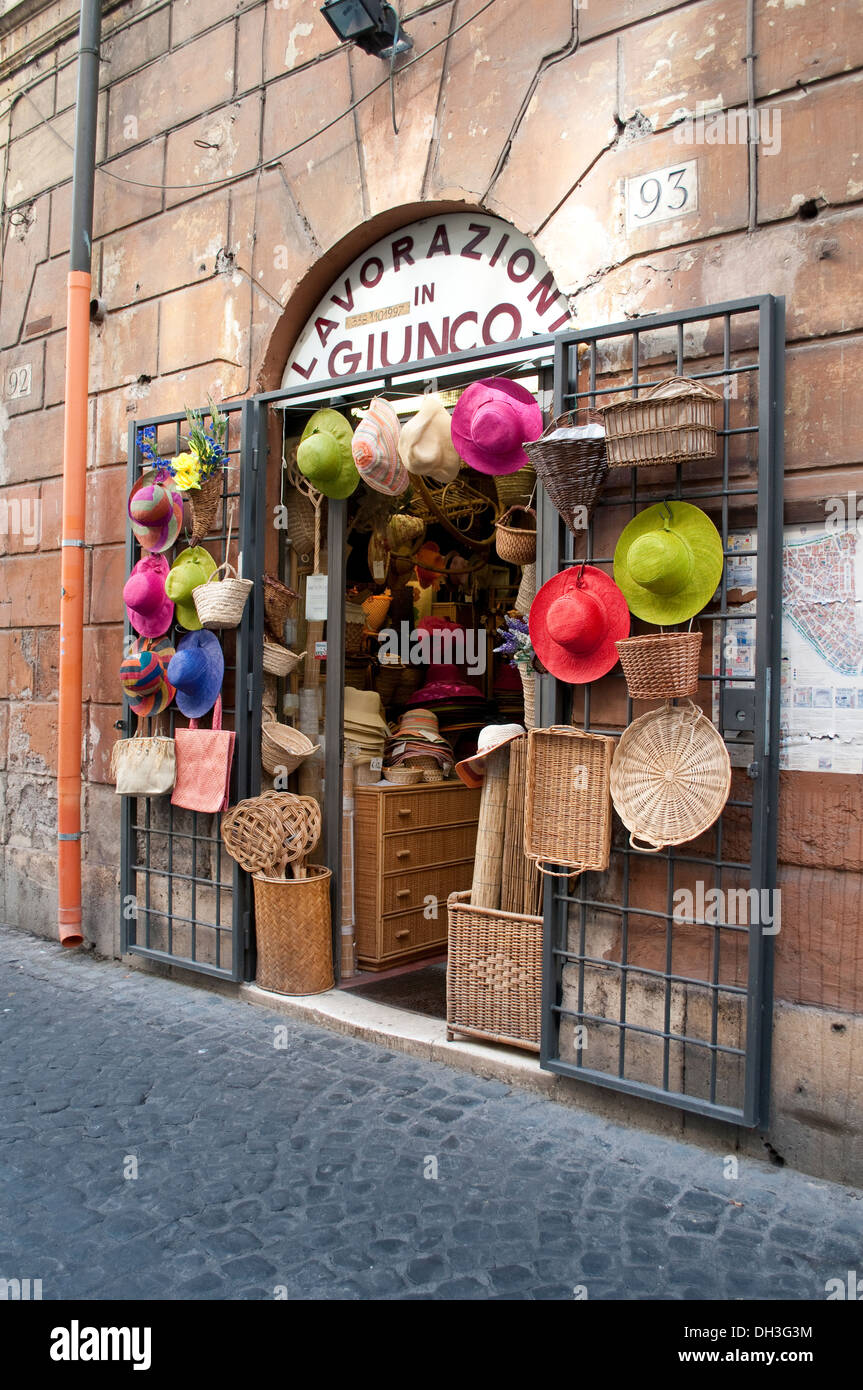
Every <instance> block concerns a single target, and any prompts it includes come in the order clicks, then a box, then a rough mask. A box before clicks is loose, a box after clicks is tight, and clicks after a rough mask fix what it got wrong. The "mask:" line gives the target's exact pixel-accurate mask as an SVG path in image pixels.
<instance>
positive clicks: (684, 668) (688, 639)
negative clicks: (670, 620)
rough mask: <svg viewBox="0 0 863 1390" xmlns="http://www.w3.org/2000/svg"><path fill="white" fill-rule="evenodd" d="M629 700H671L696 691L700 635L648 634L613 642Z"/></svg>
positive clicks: (687, 633)
mask: <svg viewBox="0 0 863 1390" xmlns="http://www.w3.org/2000/svg"><path fill="white" fill-rule="evenodd" d="M614 645H615V646H616V647H617V652H618V655H619V657H620V664H621V666H622V667H623V674H624V676H625V677H626V688H627V690H628V691H629V695H630V698H631V699H633V700H674V699H680V698H682V697H683V696H684V695H694V694H695V692H696V690H697V689H698V660H699V657H700V655H701V632H700V631H699V632H650V633H647V634H645V635H644V636H642V637H625V638H624V639H623V640H622V641H621V642H615V644H614Z"/></svg>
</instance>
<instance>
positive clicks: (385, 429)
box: [351, 396, 410, 497]
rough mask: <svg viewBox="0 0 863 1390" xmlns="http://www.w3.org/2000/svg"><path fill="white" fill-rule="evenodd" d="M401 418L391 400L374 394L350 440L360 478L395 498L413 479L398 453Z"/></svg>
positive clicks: (376, 489)
mask: <svg viewBox="0 0 863 1390" xmlns="http://www.w3.org/2000/svg"><path fill="white" fill-rule="evenodd" d="M399 431H400V426H399V417H398V416H397V415H396V413H395V411H394V410H393V408H392V406H391V405H390V403H389V401H385V400H384V399H383V397H382V396H375V397H374V399H373V401H372V403H371V405H370V406H369V408H368V410H367V411H366V414H365V415H364V416H363V418H362V420H361V421H360V423H359V424H358V425H357V427H356V429H355V430H354V433H353V438H352V439H351V450H352V452H353V456H354V463H355V464H356V465H357V468H358V470H359V474H360V477H361V478H362V480H363V482H364V483H367V484H368V486H369V487H371V488H374V490H375V492H385V493H387V494H388V495H389V496H391V497H396V496H398V495H399V493H402V492H404V491H405V490H406V488H407V486H408V483H409V482H410V478H409V477H408V472H407V469H406V468H405V466H404V464H403V463H402V462H401V460H400V458H399V455H398V444H399Z"/></svg>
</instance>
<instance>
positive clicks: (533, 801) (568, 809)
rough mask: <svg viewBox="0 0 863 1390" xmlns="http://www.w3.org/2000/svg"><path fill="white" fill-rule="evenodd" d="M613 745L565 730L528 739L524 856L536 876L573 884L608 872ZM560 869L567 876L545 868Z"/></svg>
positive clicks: (538, 732) (536, 731)
mask: <svg viewBox="0 0 863 1390" xmlns="http://www.w3.org/2000/svg"><path fill="white" fill-rule="evenodd" d="M613 747H614V739H612V738H607V737H606V736H605V735H604V734H589V733H584V732H582V730H581V729H576V728H573V727H572V725H569V724H556V725H553V726H552V727H551V728H549V729H531V730H530V731H529V733H528V736H527V775H526V778H525V797H524V799H525V822H524V852H525V854H526V855H527V857H528V859H533V860H534V861H535V863H536V866H537V868H538V869H539V871H540V873H544V874H551V876H552V877H554V878H572V877H573V876H574V875H576V874H581V873H585V872H587V871H588V870H597V871H601V870H603V869H607V868H608V861H609V859H610V857H611V797H610V795H609V777H610V771H611V751H612V748H613ZM547 864H559V865H560V866H561V868H562V869H568V870H569V872H568V873H563V874H560V873H557V872H556V871H555V870H552V869H549V868H546V865H547Z"/></svg>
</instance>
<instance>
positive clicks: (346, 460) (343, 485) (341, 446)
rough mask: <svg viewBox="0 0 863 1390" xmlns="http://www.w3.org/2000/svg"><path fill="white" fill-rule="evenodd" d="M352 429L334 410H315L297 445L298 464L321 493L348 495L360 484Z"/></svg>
mask: <svg viewBox="0 0 863 1390" xmlns="http://www.w3.org/2000/svg"><path fill="white" fill-rule="evenodd" d="M352 439H353V430H352V429H351V426H350V422H349V421H348V420H346V419H345V417H344V415H340V414H339V412H338V411H337V410H328V409H327V410H316V411H315V413H314V415H313V416H312V418H311V419H310V420H309V422H308V424H307V425H306V427H305V429H304V430H303V433H302V436H301V437H300V442H299V444H298V445H297V467H298V468H299V470H300V472H301V473H302V474H303V476H304V477H305V478H308V480H309V482H310V483H311V484H312V487H314V488H316V489H317V491H318V492H321V493H323V495H324V497H332V498H334V499H338V498H343V497H350V495H351V493H353V492H356V490H357V488H358V487H359V484H360V475H359V473H358V472H357V465H356V464H355V463H354V456H353V453H352V452H351V441H352Z"/></svg>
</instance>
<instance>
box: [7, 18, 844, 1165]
mask: <svg viewBox="0 0 863 1390" xmlns="http://www.w3.org/2000/svg"><path fill="white" fill-rule="evenodd" d="M480 5H481V0H438V2H437V3H431V4H425V5H419V4H417V5H413V4H411V3H410V2H409V0H408V3H406V4H405V5H403V6H402V9H403V11H404V18H405V23H406V25H407V27H408V28H409V31H410V33H411V35H412V36H413V38H414V41H415V49H414V56H417V55H421V54H424V53H426V51H427V50H429V49H430V48H431V46H432V45H434V44H439V46H438V47H437V48H435V49H434V51H431V52H428V55H427V56H426V57H423V58H421V60H420V61H418V62H415V63H413V64H412V65H411V66H409V67H407V68H406V69H405V70H404V71H403V72H401V73H399V74H398V75H397V78H396V83H395V97H396V111H397V118H398V122H399V133H398V136H396V135H394V133H393V129H392V124H391V117H390V107H389V101H390V97H389V90H388V87H387V85H385V84H384V85H381V83H382V79H384V78H385V77H386V68H385V66H384V65H383V64H382V63H381V62H380V61H379V60H377V59H375V58H370V57H367V56H365V55H363V54H362V53H359V52H356V51H351V52H348V51H346V50H345V49H344V48H340V47H338V46H337V45H336V44H335V43H334V41H333V36H332V34H331V31H330V30H329V28H328V27H327V25H326V24H325V23H324V22H323V21H322V20H321V18H320V16H319V14H318V13H317V5H316V4H313V3H312V0H249V3H243V0H156V2H155V3H149V4H148V3H145V0H127V3H124V4H119V5H114V6H106V17H105V42H104V52H103V65H102V92H101V98H100V119H99V141H98V159H99V165H100V171H99V173H98V175H97V182H96V208H95V244H94V285H95V287H96V289H97V291H98V293H99V294H100V295H101V296H102V297H103V298H104V299H105V301H106V303H107V306H108V315H107V318H106V320H105V322H104V323H103V324H102V325H100V326H98V327H97V326H94V327H93V329H92V331H91V392H92V395H91V405H90V409H91V443H90V460H89V467H90V476H89V493H88V495H89V516H88V534H87V540H88V545H89V546H90V549H89V550H88V552H87V596H86V613H87V627H86V632H85V643H86V646H85V652H86V665H85V671H86V681H87V688H86V699H87V710H86V718H85V727H86V739H85V744H84V747H83V749H82V766H83V769H84V773H85V779H86V785H85V792H84V796H85V813H86V828H87V835H86V838H85V841H84V844H85V851H84V852H85V866H86V875H85V894H86V905H87V906H86V931H87V934H88V937H89V939H91V940H93V941H95V942H96V943H97V944H98V945H99V947H100V948H101V949H103V950H106V951H114V950H116V949H117V944H118V924H117V920H116V919H117V899H116V874H117V862H118V858H119V849H118V844H119V835H118V826H119V816H118V810H117V802H116V799H115V797H114V794H113V790H112V788H111V787H110V785H109V784H108V779H107V769H108V760H109V755H110V748H111V745H112V743H113V739H114V730H113V724H114V721H115V720H116V719H117V717H118V715H119V706H118V704H117V681H116V670H117V666H118V663H119V659H120V637H121V629H120V620H121V616H122V605H121V589H122V583H123V566H124V559H123V545H122V541H123V527H124V520H125V507H124V498H125V468H124V460H125V452H126V430H127V427H128V424H129V421H130V420H134V419H135V418H136V417H144V416H148V415H154V414H157V413H159V412H160V411H164V410H170V409H177V408H179V407H180V406H181V405H182V404H183V403H184V402H190V403H191V402H200V401H202V400H203V399H204V398H205V396H206V394H207V392H212V393H213V394H214V395H215V396H216V397H217V398H219V397H221V398H230V397H237V396H241V395H244V394H246V393H248V392H249V391H251V390H254V389H255V388H256V386H257V385H259V384H260V385H267V386H272V385H274V384H276V383H277V381H278V379H279V377H280V374H281V369H282V366H283V363H284V357H285V353H286V352H287V349H288V347H289V346H290V342H291V338H292V334H293V332H294V331H295V330H296V328H297V327H298V326H299V324H300V323H301V321H302V319H303V316H304V314H305V312H307V310H308V309H309V308H310V307H311V306H312V304H313V303H314V301H315V300H316V298H317V296H318V294H319V293H321V292H322V291H323V289H325V288H326V285H327V284H328V283H330V281H331V280H332V279H334V278H335V276H336V275H337V274H338V272H339V270H340V269H341V268H343V267H344V266H345V265H346V264H347V263H348V262H349V261H350V260H351V259H352V257H353V256H354V255H355V254H356V253H357V251H358V250H359V249H360V248H361V246H362V245H364V244H368V243H370V242H371V241H373V240H374V239H375V238H376V237H377V236H379V235H380V234H381V233H382V232H383V231H386V230H388V229H389V228H390V227H392V228H395V227H397V226H399V225H402V224H403V223H405V222H407V221H410V220H412V219H413V218H414V217H416V216H418V215H421V214H422V211H423V209H429V210H433V209H434V208H435V207H440V206H447V205H467V206H470V207H481V208H486V209H488V210H489V211H492V212H495V213H497V214H499V215H501V216H503V217H505V218H508V219H509V220H511V221H512V222H513V223H515V224H516V225H517V226H518V227H519V228H520V229H522V230H523V231H525V232H527V233H529V234H530V235H532V236H533V237H534V239H535V241H536V244H537V246H538V248H539V250H540V252H541V253H542V254H543V255H544V256H545V257H546V259H547V260H548V261H549V263H550V264H551V266H552V268H553V270H554V272H555V274H556V277H557V280H558V283H559V284H560V286H561V288H563V289H564V290H565V291H566V292H567V293H568V294H569V295H570V296H571V303H572V306H573V309H574V312H575V313H576V315H577V316H578V319H579V321H581V322H583V323H585V324H587V323H594V322H603V321H609V320H614V319H620V318H622V317H626V316H637V315H639V314H645V313H650V312H654V311H660V310H664V309H670V308H676V307H680V306H685V305H690V304H693V305H694V304H698V303H704V302H709V301H715V300H718V299H725V298H731V297H733V296H737V295H743V294H749V293H756V292H765V291H770V292H773V293H777V294H784V295H786V296H787V300H788V336H789V348H788V357H787V371H788V393H787V396H788V399H787V419H786V450H787V467H788V474H789V479H788V491H789V498H790V507H793V506H794V505H798V504H800V503H801V501H802V502H803V503H805V502H806V500H807V499H811V498H813V497H814V498H820V497H824V496H826V495H828V494H831V493H835V492H837V491H839V492H844V491H846V490H847V489H848V488H849V487H850V488H854V487H857V489H858V491H859V492H860V493H861V495H863V474H861V472H860V468H861V464H863V405H861V399H863V398H861V393H860V391H859V389H858V386H857V383H858V382H859V377H860V365H861V357H863V353H861V345H863V288H861V287H863V274H861V270H863V131H861V122H863V102H861V100H860V92H861V81H863V0H831V3H825V2H824V0H804V2H803V3H801V0H793V3H792V0H755V52H756V55H757V56H756V60H755V64H754V84H755V98H756V104H757V109H758V111H759V112H760V113H761V114H762V117H764V118H767V119H772V120H773V121H774V122H775V119H776V113H777V112H778V113H781V146H780V148H779V149H778V150H777V152H775V153H772V154H770V155H767V154H764V153H762V154H760V155H759V157H758V160H757V177H756V183H755V198H754V201H753V200H752V199H751V198H750V191H749V179H748V158H747V150H746V148H745V147H744V146H743V145H740V144H715V145H709V146H708V145H700V146H698V147H695V148H693V147H687V146H685V145H682V144H681V143H679V141H678V140H677V139H676V137H675V129H676V128H677V125H678V123H679V121H680V118H681V115H682V114H683V113H696V112H698V111H701V110H704V109H705V108H707V109H718V110H724V109H728V108H735V109H737V110H740V109H742V108H743V107H744V106H745V103H746V99H747V65H746V62H745V61H744V59H745V55H746V8H747V4H746V0H684V3H674V0H601V3H600V0H590V2H589V3H588V4H587V5H585V6H583V7H581V6H578V5H576V4H575V3H571V0H543V3H541V4H540V3H530V2H528V3H525V0H496V3H494V4H493V5H491V6H490V7H489V8H488V9H486V10H485V11H484V12H483V13H482V14H481V15H479V17H478V18H476V19H474V20H473V22H470V23H468V24H467V27H465V28H463V29H461V31H460V32H456V29H457V27H458V26H459V25H461V24H463V23H464V22H465V21H466V20H470V18H471V16H472V15H473V14H475V13H476V11H477V10H478V9H479V8H480ZM76 9H77V5H76V4H75V3H74V0H56V3H53V4H47V5H41V6H39V5H29V4H28V5H26V6H22V10H21V13H22V16H24V19H23V22H22V23H21V24H19V25H18V26H17V27H15V25H14V23H13V17H12V15H11V14H10V15H9V16H7V17H6V18H5V20H4V24H3V26H2V29H0V151H2V154H0V175H2V188H3V223H2V237H3V243H2V246H3V267H2V286H0V383H2V385H3V399H2V402H0V503H2V504H5V509H4V510H2V511H0V520H3V519H4V518H9V517H13V516H14V515H15V514H16V513H15V507H16V504H17V506H18V507H21V506H22V505H23V506H25V507H27V506H33V505H34V504H38V506H39V508H40V520H41V534H40V537H39V542H38V546H34V545H33V544H32V543H31V540H30V539H28V537H27V536H25V535H22V534H20V529H19V532H18V533H16V532H15V528H14V526H10V525H9V524H8V521H7V524H6V525H5V527H3V528H2V529H0V859H2V862H0V868H2V874H0V913H2V914H3V916H4V917H5V919H6V920H8V921H11V922H13V923H18V924H20V925H21V926H24V927H27V928H31V929H35V930H38V931H43V932H44V933H45V934H46V935H53V933H54V923H55V903H56V873H55V868H54V862H55V860H54V814H55V782H54V776H55V758H56V718H57V707H56V699H57V611H58V589H59V574H60V556H59V526H60V498H61V481H60V472H61V460H62V427H63V406H62V400H63V370H64V351H65V333H64V320H65V288H64V286H65V275H66V269H67V251H68V237H69V215H70V192H71V183H70V179H71V170H72V152H71V147H70V144H71V140H72V137H73V103H74V99H75V80H76V71H75V69H76V62H75V56H74V55H75V38H74V27H75V13H76ZM441 41H443V42H441ZM375 87H377V88H378V90H376V91H374V92H373V89H374V88H375ZM352 104H354V106H355V109H354V110H353V111H352V112H351V113H350V114H348V115H346V116H344V117H343V118H342V119H339V120H337V121H335V123H334V124H332V125H330V122H331V121H333V119H334V117H337V116H338V115H339V114H340V113H341V112H343V111H344V110H345V109H346V108H348V107H349V106H351V105H352ZM773 128H774V129H775V125H774V127H773ZM300 142H304V143H302V145H301V147H300V148H299V149H296V150H295V151H294V152H293V153H290V154H285V153H284V152H285V151H286V150H288V148H289V147H293V146H296V145H298V144H300ZM696 157H697V159H698V161H699V181H700V189H699V207H698V211H697V213H696V214H694V215H692V216H690V217H687V218H684V219H680V220H677V221H667V222H662V223H658V224H656V225H654V226H652V227H648V228H643V229H641V230H639V231H638V232H636V233H634V234H630V235H629V236H627V235H626V232H625V222H624V207H623V197H622V187H623V180H624V179H625V178H626V177H627V176H629V175H636V174H641V173H648V172H650V171H652V170H654V169H657V168H661V167H662V166H665V165H668V164H671V163H672V162H676V161H679V160H680V159H682V158H696ZM214 181H215V182H214ZM25 366H28V367H29V368H30V370H31V389H30V392H29V394H27V395H24V396H15V395H13V394H12V393H11V392H10V380H11V378H10V376H9V373H10V371H12V370H13V369H19V370H20V369H21V368H22V367H25ZM19 515H22V516H23V515H25V513H23V512H22V513H19ZM782 798H783V799H782V826H783V831H782V837H781V847H780V853H781V858H782V861H783V867H782V881H783V886H784V888H785V891H786V892H787V894H788V904H787V906H786V909H785V912H784V927H783V933H782V935H781V937H780V940H779V942H778V944H777V994H778V997H779V998H780V999H782V1000H783V1001H786V1002H787V1004H788V1005H789V1006H802V1005H806V1006H816V1007H818V1006H820V1007H821V1008H827V1009H831V1010H835V1009H838V1010H845V1011H848V1013H849V1015H850V1014H853V1013H859V1012H860V1010H861V1004H863V951H861V947H860V935H859V929H858V922H859V918H860V892H861V869H863V863H861V845H860V840H861V823H863V805H861V798H860V792H859V779H857V778H853V777H852V778H844V777H835V776H823V777H822V776H819V775H816V774H788V775H786V776H784V777H783V788H782ZM821 1017H822V1018H823V1019H824V1020H826V1019H827V1017H828V1016H827V1015H826V1014H825V1015H822V1016H821ZM830 1017H832V1015H830ZM825 1026H827V1025H826V1023H825ZM786 1064H787V1056H786V1063H783V1065H786ZM800 1065H801V1066H802V1065H803V1063H802V1062H801V1064H800ZM780 1071H781V1069H780ZM793 1080H794V1078H793V1077H792V1076H790V1075H789V1076H788V1077H785V1076H784V1073H783V1080H782V1083H781V1084H782V1085H783V1086H787V1087H789V1088H790V1091H791V1092H793V1090H794V1085H793ZM822 1089H823V1087H822ZM817 1104H818V1102H813V1107H814V1108H816V1109H817ZM825 1106H826V1102H825ZM843 1123H844V1124H845V1126H846V1129H847V1127H848V1126H849V1125H850V1126H851V1127H852V1129H853V1128H854V1127H855V1126H856V1130H855V1132H856V1134H857V1136H858V1138H857V1141H855V1142H857V1147H858V1150H859V1136H860V1134H861V1126H863V1120H861V1118H860V1112H859V1109H858V1110H857V1111H856V1112H855V1113H854V1116H852V1117H851V1118H848V1117H847V1116H846V1117H845V1120H844V1121H843ZM808 1161H809V1160H807V1162H808Z"/></svg>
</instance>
